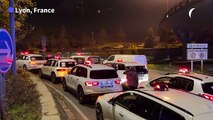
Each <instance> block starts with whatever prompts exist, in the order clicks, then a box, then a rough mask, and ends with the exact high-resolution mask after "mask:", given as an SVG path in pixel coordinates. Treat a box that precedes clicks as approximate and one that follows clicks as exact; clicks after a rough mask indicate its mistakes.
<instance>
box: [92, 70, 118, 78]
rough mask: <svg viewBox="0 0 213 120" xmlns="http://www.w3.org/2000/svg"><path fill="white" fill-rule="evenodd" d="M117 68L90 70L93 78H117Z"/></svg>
mask: <svg viewBox="0 0 213 120" xmlns="http://www.w3.org/2000/svg"><path fill="white" fill-rule="evenodd" d="M117 77H118V75H117V72H116V70H92V71H91V72H90V78H91V79H109V78H117Z"/></svg>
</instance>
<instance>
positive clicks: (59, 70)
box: [56, 69, 66, 72]
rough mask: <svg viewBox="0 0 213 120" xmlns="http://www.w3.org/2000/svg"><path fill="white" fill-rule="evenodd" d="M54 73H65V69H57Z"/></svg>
mask: <svg viewBox="0 0 213 120" xmlns="http://www.w3.org/2000/svg"><path fill="white" fill-rule="evenodd" d="M56 71H58V72H62V71H66V69H57V70H56Z"/></svg>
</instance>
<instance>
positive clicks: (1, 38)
mask: <svg viewBox="0 0 213 120" xmlns="http://www.w3.org/2000/svg"><path fill="white" fill-rule="evenodd" d="M13 54H14V51H13V42H12V39H11V37H10V35H9V33H8V32H7V31H6V30H4V29H0V73H6V72H7V71H8V70H9V69H10V67H11V65H12V62H13Z"/></svg>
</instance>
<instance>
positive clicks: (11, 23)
mask: <svg viewBox="0 0 213 120" xmlns="http://www.w3.org/2000/svg"><path fill="white" fill-rule="evenodd" d="M9 7H10V9H12V10H9V13H10V32H11V33H10V34H11V38H12V41H13V50H14V52H13V64H12V74H13V75H16V74H17V71H16V38H15V16H14V1H13V0H9Z"/></svg>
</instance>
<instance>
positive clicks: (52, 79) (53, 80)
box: [50, 73, 57, 84]
mask: <svg viewBox="0 0 213 120" xmlns="http://www.w3.org/2000/svg"><path fill="white" fill-rule="evenodd" d="M50 79H51V82H52V83H53V84H55V83H56V82H57V78H56V75H55V73H52V74H51V76H50Z"/></svg>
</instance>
